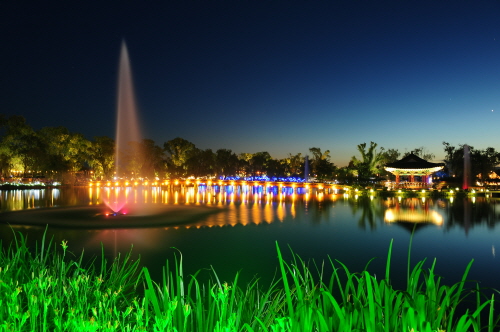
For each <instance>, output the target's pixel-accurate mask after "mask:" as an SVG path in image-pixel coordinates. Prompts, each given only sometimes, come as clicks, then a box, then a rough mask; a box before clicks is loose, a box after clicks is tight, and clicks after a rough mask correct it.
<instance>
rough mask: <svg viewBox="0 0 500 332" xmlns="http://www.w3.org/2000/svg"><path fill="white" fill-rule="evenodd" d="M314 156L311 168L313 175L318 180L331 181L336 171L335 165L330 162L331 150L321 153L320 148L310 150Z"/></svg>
mask: <svg viewBox="0 0 500 332" xmlns="http://www.w3.org/2000/svg"><path fill="white" fill-rule="evenodd" d="M309 152H311V154H312V159H311V168H312V173H313V174H314V175H315V176H316V178H317V179H318V180H328V179H331V178H332V176H333V173H334V171H335V169H336V167H335V165H334V164H333V163H331V162H330V150H326V151H325V152H321V149H320V148H315V147H313V148H310V149H309Z"/></svg>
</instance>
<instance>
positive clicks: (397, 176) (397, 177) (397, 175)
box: [396, 173, 399, 185]
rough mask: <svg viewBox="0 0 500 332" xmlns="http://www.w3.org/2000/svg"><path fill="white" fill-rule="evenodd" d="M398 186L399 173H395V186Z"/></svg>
mask: <svg viewBox="0 0 500 332" xmlns="http://www.w3.org/2000/svg"><path fill="white" fill-rule="evenodd" d="M398 184H399V173H396V185H398Z"/></svg>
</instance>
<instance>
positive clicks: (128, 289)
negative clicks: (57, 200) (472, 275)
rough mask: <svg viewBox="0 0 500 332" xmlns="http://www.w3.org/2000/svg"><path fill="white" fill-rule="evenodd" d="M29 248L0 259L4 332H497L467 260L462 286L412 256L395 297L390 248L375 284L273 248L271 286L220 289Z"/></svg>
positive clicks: (45, 247)
mask: <svg viewBox="0 0 500 332" xmlns="http://www.w3.org/2000/svg"><path fill="white" fill-rule="evenodd" d="M2 248H4V246H2ZM29 249H30V248H28V246H27V242H26V239H25V238H24V237H23V236H21V235H15V239H14V241H13V242H12V243H11V244H10V245H8V246H7V247H6V248H5V249H2V251H1V252H0V322H1V323H0V330H1V331H16V332H20V331H178V332H184V331H185V332H190V331H218V332H222V331H224V332H226V331H249V332H257V331H265V332H278V331H283V332H285V331H287V332H289V331H292V332H293V331H301V332H303V331H381V332H382V331H383V332H389V331H414V332H416V331H436V332H437V331H439V332H442V331H447V332H448V331H458V332H460V331H494V330H498V323H499V319H500V317H499V315H498V313H497V312H496V311H495V303H496V300H495V298H494V295H492V296H491V297H485V295H484V294H483V292H482V290H481V289H480V288H479V286H478V285H477V283H472V282H468V281H467V275H468V273H469V270H470V269H471V266H472V262H471V263H469V264H468V266H467V267H466V268H465V271H464V274H463V275H462V278H461V281H460V282H458V283H456V284H453V285H444V284H443V283H442V280H441V278H440V277H439V276H438V275H437V274H436V261H435V260H434V261H433V262H432V264H431V266H430V268H424V265H425V263H426V262H425V260H424V261H420V262H417V263H416V264H415V266H413V267H411V266H410V251H409V254H408V271H407V286H406V288H405V289H395V288H394V287H393V286H392V285H391V274H390V272H391V255H392V241H391V243H390V245H389V249H388V255H387V263H386V271H385V276H384V277H383V278H382V279H380V280H378V279H377V278H376V277H375V276H374V275H372V274H370V272H369V268H368V267H369V264H367V266H366V268H365V269H364V270H363V271H361V272H351V271H350V270H349V269H348V267H347V266H346V265H345V264H343V263H341V262H339V261H337V260H333V259H330V258H329V259H328V260H327V261H326V262H323V263H322V264H321V265H319V266H318V265H316V264H315V263H314V262H305V261H303V260H302V259H301V258H300V257H299V256H298V255H296V254H294V253H293V252H292V259H291V260H290V261H288V262H287V261H285V260H284V259H283V256H282V253H281V249H280V247H279V246H278V244H276V251H277V254H278V266H279V275H278V276H277V277H276V278H275V280H274V281H273V282H271V284H270V285H269V286H267V287H262V285H260V284H259V280H258V279H254V280H252V281H251V282H249V283H247V284H245V285H242V284H241V282H240V280H239V273H236V274H235V277H234V279H233V280H231V281H229V282H226V281H221V280H220V279H219V278H218V276H217V273H216V272H215V271H214V270H213V269H211V270H210V271H209V275H210V278H209V279H208V280H207V281H203V282H202V281H201V280H202V279H203V280H205V278H201V273H203V272H202V270H200V271H198V272H197V273H195V274H194V275H189V276H186V275H184V273H183V257H182V254H181V253H180V252H178V253H177V254H176V256H175V259H174V261H173V264H170V263H169V262H168V261H167V262H166V264H165V266H164V269H163V276H162V278H161V280H156V281H155V280H153V278H152V277H151V276H150V274H149V271H148V269H147V268H146V267H142V268H140V266H139V261H138V260H137V261H132V260H131V252H129V253H128V254H127V255H125V256H124V257H123V258H122V257H120V256H118V257H116V258H115V259H114V260H113V261H112V262H106V261H105V259H104V248H103V251H102V257H101V258H102V261H101V263H100V264H99V263H97V262H96V261H95V260H94V261H93V262H91V263H89V264H84V263H83V262H84V260H83V253H82V254H81V255H79V256H74V255H72V254H71V253H70V252H69V251H68V250H67V249H68V244H67V243H66V242H64V241H63V242H62V243H61V244H60V245H56V244H55V243H53V242H52V240H48V241H47V239H45V236H44V238H43V239H42V242H41V243H40V244H38V245H37V246H36V248H34V250H31V251H30V250H29ZM327 269H328V270H330V269H331V270H332V271H333V272H328V273H326V272H325V270H327ZM466 301H470V302H466ZM470 303H473V306H470V305H469V304H470ZM464 304H467V305H466V306H465V307H466V308H465V309H462V308H461V307H462V306H463V305H464Z"/></svg>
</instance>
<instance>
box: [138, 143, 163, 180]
mask: <svg viewBox="0 0 500 332" xmlns="http://www.w3.org/2000/svg"><path fill="white" fill-rule="evenodd" d="M141 151H142V158H143V162H142V168H141V173H140V174H141V176H143V177H147V178H149V179H154V178H156V177H159V176H160V175H161V176H164V175H165V171H166V169H165V154H164V151H163V149H162V148H160V147H159V146H158V145H156V144H155V142H154V141H153V140H152V139H143V140H142V148H141Z"/></svg>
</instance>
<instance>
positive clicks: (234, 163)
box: [215, 149, 240, 176]
mask: <svg viewBox="0 0 500 332" xmlns="http://www.w3.org/2000/svg"><path fill="white" fill-rule="evenodd" d="M239 164H240V162H239V159H238V156H237V155H236V154H235V153H234V152H233V151H231V150H229V149H219V150H217V151H216V152H215V173H216V174H217V176H222V175H225V176H229V175H236V173H237V172H238V168H239Z"/></svg>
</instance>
